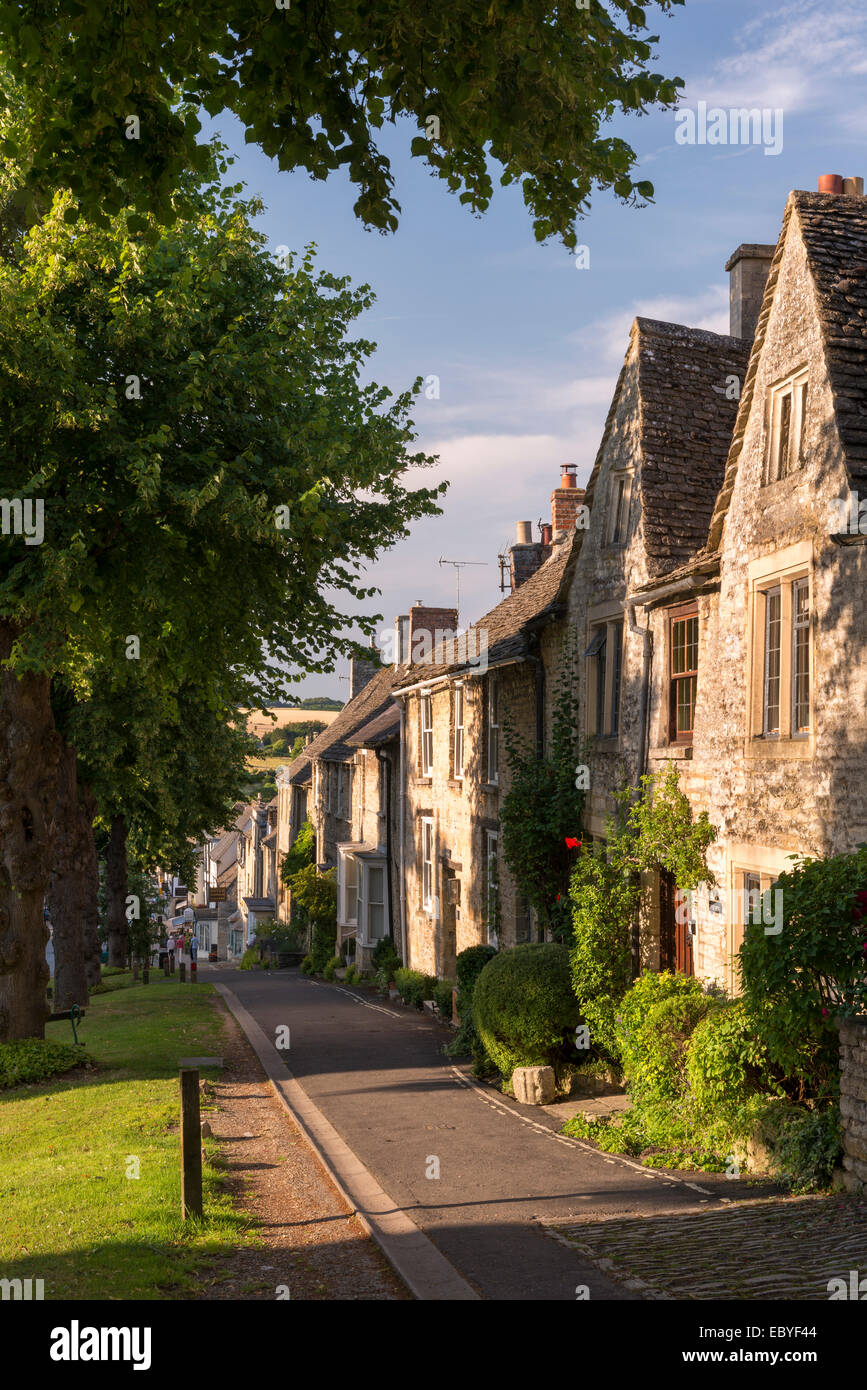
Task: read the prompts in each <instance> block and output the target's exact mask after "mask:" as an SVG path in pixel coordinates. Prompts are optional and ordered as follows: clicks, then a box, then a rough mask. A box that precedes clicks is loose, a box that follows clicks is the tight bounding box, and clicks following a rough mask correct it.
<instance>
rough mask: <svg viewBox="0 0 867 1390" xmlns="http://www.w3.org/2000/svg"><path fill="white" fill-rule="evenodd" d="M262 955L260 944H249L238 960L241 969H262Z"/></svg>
mask: <svg viewBox="0 0 867 1390" xmlns="http://www.w3.org/2000/svg"><path fill="white" fill-rule="evenodd" d="M261 968H262V957H261V956H260V955H259V947H258V946H248V947H247V949H246V951H245V952H244V954H243V955H242V957H241V959H240V960H239V962H238V969H239V970H261Z"/></svg>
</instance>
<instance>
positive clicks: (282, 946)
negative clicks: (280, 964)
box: [256, 917, 304, 956]
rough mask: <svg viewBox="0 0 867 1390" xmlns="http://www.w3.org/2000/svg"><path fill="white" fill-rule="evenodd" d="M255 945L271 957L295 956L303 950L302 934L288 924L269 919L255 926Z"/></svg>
mask: <svg viewBox="0 0 867 1390" xmlns="http://www.w3.org/2000/svg"><path fill="white" fill-rule="evenodd" d="M256 943H257V945H259V946H262V947H264V948H265V949H266V950H267V951H269V952H270V953H271V954H272V955H276V956H280V955H287V954H297V953H298V952H299V951H303V950H304V932H303V930H301V929H300V928H299V927H297V926H293V925H292V924H291V923H289V922H279V921H277V920H276V919H275V918H273V917H272V918H270V919H269V920H267V921H264V922H257V924H256Z"/></svg>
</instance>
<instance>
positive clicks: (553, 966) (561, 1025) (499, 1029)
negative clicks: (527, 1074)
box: [472, 942, 580, 1080]
mask: <svg viewBox="0 0 867 1390" xmlns="http://www.w3.org/2000/svg"><path fill="white" fill-rule="evenodd" d="M472 1010H473V1017H474V1020H475V1024H476V1028H477V1029H478V1034H479V1038H480V1039H481V1042H482V1044H483V1046H484V1048H485V1051H486V1052H487V1054H488V1056H489V1057H490V1058H491V1061H492V1062H493V1063H494V1064H495V1066H496V1067H497V1069H498V1070H499V1072H500V1074H501V1075H502V1076H503V1077H504V1078H505V1079H506V1080H508V1078H509V1077H510V1076H511V1075H512V1072H513V1071H514V1069H515V1067H523V1066H553V1067H554V1068H555V1070H556V1071H557V1072H562V1069H563V1064H564V1063H565V1062H566V1060H567V1059H571V1060H574V1057H575V1037H574V1033H575V1027H576V1025H577V1023H578V1021H579V1017H580V1015H579V1012H578V1005H577V1003H576V1001H575V996H574V994H573V993H572V980H571V976H570V971H569V951H568V948H567V947H566V946H563V945H561V944H560V943H559V942H546V943H541V942H538V943H536V942H534V943H533V944H530V945H525V946H513V947H512V948H511V950H508V951H501V952H500V953H499V954H498V955H497V956H496V957H495V958H494V959H493V960H492V961H490V962H489V963H488V965H486V966H485V968H484V970H483V971H482V973H481V974H480V976H479V978H478V980H477V982H476V986H475V989H474V990H473V1003H472Z"/></svg>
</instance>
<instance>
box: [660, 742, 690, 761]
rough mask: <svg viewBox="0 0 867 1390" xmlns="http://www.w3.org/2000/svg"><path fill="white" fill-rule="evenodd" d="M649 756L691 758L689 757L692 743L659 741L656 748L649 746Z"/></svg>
mask: <svg viewBox="0 0 867 1390" xmlns="http://www.w3.org/2000/svg"><path fill="white" fill-rule="evenodd" d="M650 757H651V758H659V759H668V758H691V757H692V744H691V743H660V744H659V745H658V747H656V748H651V750H650Z"/></svg>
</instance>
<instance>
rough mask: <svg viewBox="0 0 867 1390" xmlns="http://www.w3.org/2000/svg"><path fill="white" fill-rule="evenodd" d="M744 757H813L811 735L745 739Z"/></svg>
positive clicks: (813, 750) (796, 759)
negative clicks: (805, 736) (804, 736)
mask: <svg viewBox="0 0 867 1390" xmlns="http://www.w3.org/2000/svg"><path fill="white" fill-rule="evenodd" d="M744 757H745V758H780V759H792V760H794V761H796V762H797V761H798V760H799V759H805V760H806V759H810V758H813V757H815V748H814V745H813V739H812V737H807V738H762V737H755V738H750V739H747V740H746V742H745V744H744Z"/></svg>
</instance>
